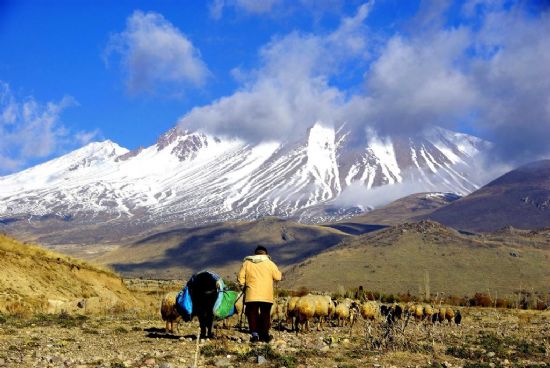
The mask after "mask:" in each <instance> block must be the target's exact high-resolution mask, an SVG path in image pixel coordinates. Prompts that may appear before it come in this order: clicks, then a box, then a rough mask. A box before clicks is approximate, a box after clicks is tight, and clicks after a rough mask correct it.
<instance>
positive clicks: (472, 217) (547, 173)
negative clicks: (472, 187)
mask: <svg viewBox="0 0 550 368" xmlns="http://www.w3.org/2000/svg"><path fill="white" fill-rule="evenodd" d="M426 218H429V219H432V220H434V221H438V222H441V223H443V224H445V225H447V226H451V227H453V228H455V229H462V230H468V231H475V232H487V231H495V230H498V229H501V228H503V227H505V226H513V227H515V228H521V229H537V228H544V227H550V160H543V161H538V162H533V163H530V164H527V165H525V166H522V167H520V168H518V169H516V170H512V171H510V172H508V173H507V174H504V175H503V176H501V177H499V178H498V179H496V180H494V181H492V182H490V183H489V184H487V185H485V186H484V187H482V188H480V189H479V190H476V191H475V192H473V193H471V194H469V195H468V196H466V197H464V198H461V199H459V200H457V201H455V202H453V203H451V204H449V205H448V206H445V207H442V208H440V209H437V210H435V211H434V212H433V213H431V214H429V215H427V216H426Z"/></svg>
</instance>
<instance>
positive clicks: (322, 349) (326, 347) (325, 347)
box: [321, 345, 330, 353]
mask: <svg viewBox="0 0 550 368" xmlns="http://www.w3.org/2000/svg"><path fill="white" fill-rule="evenodd" d="M329 350H330V346H329V345H325V346H323V347H322V348H321V351H322V352H323V353H326V352H327V351H329Z"/></svg>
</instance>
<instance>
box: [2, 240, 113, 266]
mask: <svg viewBox="0 0 550 368" xmlns="http://www.w3.org/2000/svg"><path fill="white" fill-rule="evenodd" d="M0 253H2V254H6V253H11V254H12V255H17V256H20V257H30V258H32V259H33V260H35V261H37V262H40V261H41V260H48V261H55V262H57V263H62V264H64V265H67V266H69V267H70V268H75V267H78V268H84V269H88V270H91V271H95V272H101V273H105V274H108V275H110V276H116V275H115V273H114V272H113V271H112V270H111V269H109V268H108V267H107V266H104V265H96V264H91V263H89V262H86V261H83V260H80V259H76V258H73V257H69V256H67V255H64V254H61V253H58V252H54V251H52V250H49V249H47V248H44V247H41V246H39V245H34V244H30V243H21V242H20V241H18V240H16V239H14V238H12V237H9V236H7V235H4V234H0Z"/></svg>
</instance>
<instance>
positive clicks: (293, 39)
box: [180, 1, 550, 163]
mask: <svg viewBox="0 0 550 368" xmlns="http://www.w3.org/2000/svg"><path fill="white" fill-rule="evenodd" d="M452 5H453V4H451V3H447V2H443V3H442V2H429V1H426V2H422V4H421V6H420V8H419V13H418V14H417V15H416V17H415V18H414V19H412V20H410V21H409V23H408V24H407V26H403V27H401V28H400V30H399V31H395V32H394V33H392V34H390V35H381V34H380V33H378V32H377V31H376V29H373V28H371V27H369V18H368V17H369V13H371V12H372V10H373V8H375V7H376V4H375V3H374V2H369V3H366V4H363V5H362V6H360V7H359V8H358V9H357V11H356V13H355V14H354V15H352V16H349V17H343V18H342V19H341V21H340V24H339V25H338V26H337V27H336V28H335V29H334V30H333V31H331V32H327V33H324V34H319V33H305V32H298V31H294V32H291V33H289V34H286V35H278V36H274V37H273V38H272V40H271V41H270V42H269V43H268V44H266V45H265V46H264V47H262V48H261V50H259V58H260V65H259V66H258V67H257V68H254V69H252V70H245V71H242V70H241V71H240V72H239V73H238V75H241V76H242V75H246V76H247V77H246V78H244V79H243V80H242V83H241V85H240V87H239V88H238V89H237V90H236V91H235V92H234V93H233V94H231V95H228V96H225V97H222V98H219V99H217V100H215V101H214V102H212V103H211V104H208V105H205V106H201V107H196V108H194V109H192V110H191V111H189V112H188V113H187V114H185V115H184V116H183V117H182V118H181V120H180V125H181V126H182V127H184V128H192V129H196V128H202V129H206V130H207V131H210V132H212V133H215V134H220V135H230V136H231V135H237V136H241V137H243V136H244V137H245V138H247V139H250V140H255V141H258V140H272V139H277V138H278V137H289V136H292V135H293V134H296V132H301V131H304V130H305V129H307V128H308V127H309V126H311V125H312V124H313V123H315V122H316V121H322V122H323V123H324V124H327V125H334V124H336V125H341V124H343V123H346V124H348V125H349V124H351V125H353V127H354V129H355V130H356V131H357V132H358V134H368V132H372V131H376V134H379V135H396V134H397V135H410V134H414V133H415V132H419V131H422V130H423V129H425V128H427V127H429V126H433V125H438V126H442V127H445V128H450V129H457V130H466V131H468V132H473V133H474V134H479V135H481V136H482V137H483V138H485V139H488V140H491V141H493V142H494V146H493V149H494V152H493V153H494V154H495V156H494V157H495V158H499V159H501V160H503V161H507V162H514V163H518V162H523V161H526V160H533V159H537V158H540V157H544V156H546V155H548V154H550V152H549V151H550V146H548V144H547V138H546V137H548V136H549V135H550V80H549V79H548V78H546V77H545V76H547V75H550V38H549V37H547V35H548V34H549V33H550V14H549V13H548V11H547V10H545V9H540V8H539V9H537V11H533V10H532V8H529V7H527V6H525V3H512V4H510V3H508V2H500V1H470V2H467V3H465V4H463V5H462V6H461V8H460V11H459V12H458V15H455V18H454V19H448V18H447V17H448V10H449V7H450V6H452ZM455 5H456V4H455ZM258 13H260V12H258ZM354 70H355V71H356V72H358V73H360V74H362V78H360V80H359V81H358V83H356V84H355V85H351V86H350V85H343V84H342V83H339V80H341V79H342V78H344V77H346V76H347V75H348V74H349V73H350V71H354Z"/></svg>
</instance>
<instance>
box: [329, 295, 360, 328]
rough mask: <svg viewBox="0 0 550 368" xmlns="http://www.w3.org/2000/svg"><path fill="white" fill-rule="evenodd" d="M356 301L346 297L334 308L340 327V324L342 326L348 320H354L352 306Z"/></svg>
mask: <svg viewBox="0 0 550 368" xmlns="http://www.w3.org/2000/svg"><path fill="white" fill-rule="evenodd" d="M354 303H355V302H354V301H353V300H351V299H349V298H346V299H344V300H343V301H342V302H340V303H338V305H336V308H335V310H334V316H335V318H336V320H337V325H338V327H340V324H341V325H342V326H345V325H346V322H351V320H352V312H351V307H352V305H353V304H354Z"/></svg>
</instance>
